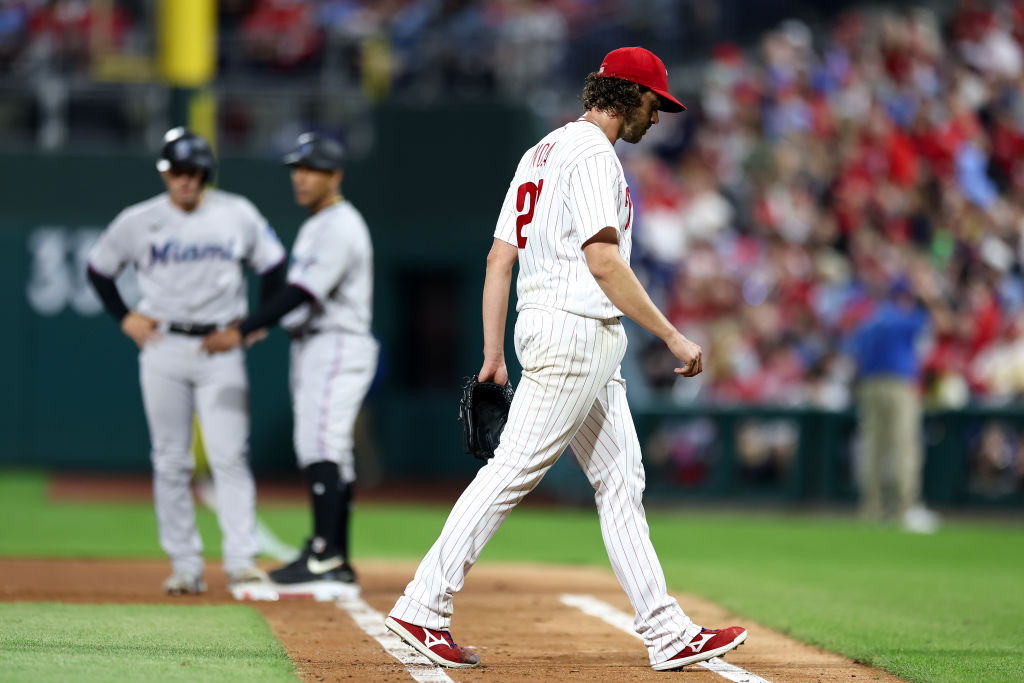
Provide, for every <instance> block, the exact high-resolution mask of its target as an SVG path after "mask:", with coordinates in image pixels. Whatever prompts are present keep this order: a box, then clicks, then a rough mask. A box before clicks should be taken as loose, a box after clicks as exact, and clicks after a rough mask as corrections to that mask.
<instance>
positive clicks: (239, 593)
mask: <svg viewBox="0 0 1024 683" xmlns="http://www.w3.org/2000/svg"><path fill="white" fill-rule="evenodd" d="M269 582H270V579H269V578H268V577H267V573H266V572H265V571H263V570H262V569H260V568H259V567H246V568H244V569H239V570H238V571H234V572H231V573H230V574H228V590H229V591H230V592H231V596H232V597H233V598H234V599H235V600H256V599H257V598H252V597H249V595H250V593H255V592H257V591H258V590H259V588H260V587H261V586H265V585H266V584H267V583H269Z"/></svg>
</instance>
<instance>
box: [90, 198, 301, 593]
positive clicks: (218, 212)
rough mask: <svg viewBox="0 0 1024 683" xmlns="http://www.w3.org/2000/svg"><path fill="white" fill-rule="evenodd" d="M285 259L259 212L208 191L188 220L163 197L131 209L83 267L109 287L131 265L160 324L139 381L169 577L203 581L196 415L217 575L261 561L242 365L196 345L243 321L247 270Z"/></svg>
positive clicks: (237, 354) (147, 308) (143, 357)
mask: <svg viewBox="0 0 1024 683" xmlns="http://www.w3.org/2000/svg"><path fill="white" fill-rule="evenodd" d="M284 259H285V251H284V248H283V247H282V246H281V243H280V241H279V240H278V238H277V235H276V234H275V233H274V231H273V229H272V228H271V227H270V225H269V224H268V223H267V220H266V219H265V218H264V217H263V216H262V215H260V213H259V211H258V210H257V209H256V207H255V206H253V205H252V203H251V202H249V201H248V200H247V199H245V198H244V197H241V196H239V195H235V194H231V193H228V192H223V191H220V190H215V189H207V190H206V191H205V194H204V196H203V199H202V201H201V202H200V203H199V205H198V206H197V207H196V208H195V209H194V210H193V211H191V212H185V211H182V210H180V209H179V208H178V207H176V206H175V205H174V204H172V203H171V201H170V199H169V197H168V195H167V194H166V193H164V194H160V195H158V196H156V197H153V198H151V199H148V200H146V201H144V202H141V203H139V204H135V205H133V206H130V207H128V208H127V209H125V210H124V211H122V212H121V214H120V215H118V216H117V218H115V219H114V221H113V222H112V223H111V224H110V226H109V227H108V228H107V229H106V230H105V231H104V232H103V234H102V235H101V236H100V238H99V240H98V242H97V243H96V245H95V247H94V248H93V250H92V252H91V254H90V256H89V266H90V268H91V269H92V270H94V271H95V272H97V273H99V274H100V275H102V276H105V277H109V278H114V277H116V276H117V275H118V273H119V272H120V271H121V270H122V269H123V268H124V267H125V266H126V265H128V264H132V265H134V266H135V268H136V269H137V270H138V280H139V288H140V290H141V294H142V299H141V301H140V302H139V304H138V307H137V310H138V311H139V312H140V313H143V314H145V315H147V316H149V317H151V318H155V319H157V320H159V321H160V326H159V329H160V331H161V332H162V333H163V334H162V336H160V337H159V338H158V339H157V340H156V341H154V342H151V343H149V344H147V345H146V346H145V348H143V349H142V350H141V351H140V353H139V377H140V381H141V384H142V399H143V404H144V407H145V412H146V420H147V422H148V425H149V433H150V440H151V442H152V454H151V457H152V461H153V471H154V475H153V490H154V498H155V503H156V513H157V524H158V527H159V533H160V544H161V546H162V547H163V549H164V551H165V552H166V553H167V554H168V556H169V557H170V558H171V562H172V564H173V566H174V571H175V572H176V573H183V574H190V575H195V576H201V575H202V573H203V560H202V556H201V552H202V541H201V540H200V537H199V534H198V532H197V530H196V525H195V510H194V507H193V499H192V493H191V490H190V488H189V482H190V479H191V475H192V470H193V458H192V454H191V450H190V449H191V440H192V415H193V412H194V413H196V414H197V415H198V417H199V421H200V424H201V426H202V429H203V434H204V437H205V443H206V449H207V456H208V458H209V462H210V469H211V471H212V473H213V477H214V481H215V483H216V491H217V516H218V519H219V521H220V527H221V531H222V532H223V539H224V540H223V555H224V569H225V570H226V571H227V572H228V574H229V575H230V574H233V573H234V572H237V571H239V570H241V569H244V568H246V567H250V566H252V564H253V561H254V558H255V556H256V553H257V540H256V533H255V486H254V483H253V477H252V472H251V470H250V468H249V463H248V452H249V444H248V441H249V386H248V378H247V376H246V371H245V354H244V351H243V350H241V349H235V350H233V351H231V352H229V353H223V354H214V355H211V354H206V353H202V352H200V351H199V347H200V345H201V343H202V335H203V334H205V333H206V332H209V331H212V330H213V329H216V328H221V327H226V326H227V325H229V324H230V323H232V322H233V321H237V320H238V319H240V318H242V317H244V316H245V314H246V312H247V301H246V287H245V277H244V272H243V267H242V266H243V264H248V265H249V266H250V267H251V268H252V269H254V270H255V271H256V272H258V273H261V274H262V273H265V272H267V271H270V270H272V269H273V268H275V267H277V266H279V265H281V263H282V262H283V260H284Z"/></svg>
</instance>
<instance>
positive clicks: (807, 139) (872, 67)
mask: <svg viewBox="0 0 1024 683" xmlns="http://www.w3.org/2000/svg"><path fill="white" fill-rule="evenodd" d="M1022 40H1024V3H1022V2H1019V1H1014V2H1005V3H997V4H988V3H980V2H973V1H970V0H968V1H965V2H961V3H960V4H959V6H958V8H957V10H956V12H955V13H954V14H952V15H950V16H949V17H947V18H946V19H945V20H940V18H939V16H937V15H936V14H935V13H933V12H932V11H930V10H927V9H910V10H906V11H895V10H888V9H885V10H878V11H866V10H859V11H852V12H848V13H845V14H843V15H842V16H841V17H840V18H838V19H837V20H836V21H834V22H832V23H831V24H830V25H829V26H828V27H827V28H826V29H825V30H818V31H812V30H811V29H810V28H809V27H808V26H806V25H804V24H802V23H800V22H797V21H786V22H784V23H782V25H781V26H779V27H778V28H777V30H773V31H770V32H768V33H766V34H765V35H764V37H763V39H762V40H761V41H760V45H759V46H757V49H756V51H749V52H745V51H743V50H741V49H740V48H738V47H736V46H733V45H720V46H718V47H716V48H715V50H714V52H713V55H712V59H711V60H710V63H709V65H708V67H707V69H706V72H705V78H704V83H703V86H702V90H701V92H700V93H699V96H697V97H696V98H695V100H694V101H690V102H688V103H687V104H688V105H689V106H690V111H689V112H688V113H687V114H684V115H683V116H681V117H673V116H664V117H662V125H661V126H658V127H656V128H655V129H654V130H655V131H658V136H657V139H656V143H657V144H656V145H655V149H656V153H655V154H650V153H645V152H643V151H642V150H637V151H635V152H634V153H632V154H631V155H630V156H629V157H628V158H627V160H626V161H625V164H626V166H627V172H628V173H629V174H630V175H631V176H632V178H631V187H632V189H633V193H634V198H635V202H636V204H637V207H638V215H639V217H640V218H639V219H638V222H637V228H636V234H635V236H634V240H635V241H634V244H635V246H634V264H635V265H636V267H637V268H638V270H640V272H641V273H642V274H643V277H644V279H645V280H646V282H647V283H648V284H649V286H650V288H651V290H652V292H654V294H655V296H656V298H657V299H658V301H659V302H660V303H662V305H663V306H664V307H665V308H666V310H667V311H668V313H669V316H670V318H671V319H672V320H673V322H674V323H675V324H676V325H677V326H678V327H679V328H680V329H682V330H683V331H684V332H685V333H686V334H687V335H688V336H690V337H691V338H694V339H695V340H696V341H698V342H699V343H701V344H702V345H703V346H704V348H705V353H706V362H705V371H704V373H703V375H702V376H701V377H700V378H698V381H696V382H693V381H685V382H682V381H679V382H677V381H675V380H674V379H673V376H672V375H671V373H670V371H669V372H666V369H669V368H671V367H672V366H673V359H672V358H671V357H669V356H668V355H667V353H666V352H665V351H664V349H663V346H662V345H660V344H659V343H656V342H655V341H651V342H650V344H649V345H648V346H647V347H645V348H643V349H642V350H641V351H640V357H641V362H642V364H643V366H644V368H645V370H646V371H647V373H646V374H647V375H648V379H649V383H650V384H651V386H652V387H653V388H654V390H655V391H657V392H660V393H661V394H662V395H663V396H665V397H671V398H674V399H676V400H680V401H687V400H701V401H707V402H722V403H746V402H759V403H772V404H781V405H808V406H817V407H822V408H826V409H842V408H845V407H847V406H849V405H851V402H852V391H853V387H854V386H855V380H856V378H855V373H856V368H855V366H854V364H853V363H852V361H851V354H849V353H848V352H849V351H851V345H852V344H853V343H854V341H855V339H856V334H857V332H858V330H859V329H860V327H861V325H862V324H863V323H864V321H866V320H867V319H868V318H869V317H870V316H871V315H872V313H873V311H875V310H876V309H877V308H878V307H879V306H880V305H881V304H882V303H884V302H885V301H886V299H887V298H888V297H889V296H890V295H891V292H892V291H893V289H894V287H898V288H899V289H900V290H901V291H905V290H906V289H908V288H909V289H911V290H912V291H913V292H914V293H915V294H918V295H921V296H925V297H929V298H932V299H936V298H938V299H940V300H942V301H943V302H945V306H944V309H943V310H944V312H943V314H941V315H935V316H932V319H931V321H930V323H931V325H930V331H929V333H928V334H927V335H925V339H924V342H923V344H922V346H921V348H920V349H919V357H920V360H921V363H922V366H921V370H922V372H921V389H922V390H923V392H924V394H925V400H926V405H928V406H930V407H955V406H961V405H964V404H965V403H967V402H969V401H973V402H980V403H998V402H1005V401H1009V400H1011V399H1014V398H1016V397H1018V396H1020V395H1021V394H1022V393H1024V282H1022V278H1021V267H1020V264H1021V260H1022V255H1024V251H1022V250H1024V239H1022V233H1024V154H1022V152H1024V52H1022V44H1024V43H1022ZM658 129H661V130H660V131H659V130H658ZM622 151H626V150H622Z"/></svg>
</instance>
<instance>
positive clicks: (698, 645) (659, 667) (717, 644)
mask: <svg viewBox="0 0 1024 683" xmlns="http://www.w3.org/2000/svg"><path fill="white" fill-rule="evenodd" d="M746 639H747V629H745V628H743V627H742V626H730V627H729V628H722V629H718V628H715V629H711V628H703V629H701V631H700V633H698V634H697V635H695V636H694V637H693V639H692V640H691V641H690V642H689V643H687V644H686V645H685V646H684V647H683V649H682V650H680V651H679V652H677V653H676V655H675V656H674V657H672V658H671V659H669V660H668V661H665V662H662V663H661V664H653V665H652V666H651V668H652V669H654V670H655V671H669V670H671V669H679V668H682V667H684V666H686V665H687V664H694V663H696V662H703V661H706V660H708V659H711V658H712V657H720V656H722V655H724V654H725V653H726V652H728V651H729V650H732V649H734V648H737V647H739V645H740V643H742V642H743V641H744V640H746Z"/></svg>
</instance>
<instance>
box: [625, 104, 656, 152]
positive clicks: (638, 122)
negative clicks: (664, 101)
mask: <svg viewBox="0 0 1024 683" xmlns="http://www.w3.org/2000/svg"><path fill="white" fill-rule="evenodd" d="M650 127H651V124H650V114H648V118H647V120H644V118H643V116H641V112H640V111H634V112H633V115H632V116H630V117H629V118H627V119H626V121H625V123H624V124H623V126H622V133H621V134H620V135H619V137H621V138H622V139H623V140H625V141H626V142H629V143H632V144H634V145H635V144H636V143H638V142H640V139H641V138H643V136H644V133H646V132H647V129H648V128H650Z"/></svg>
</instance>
